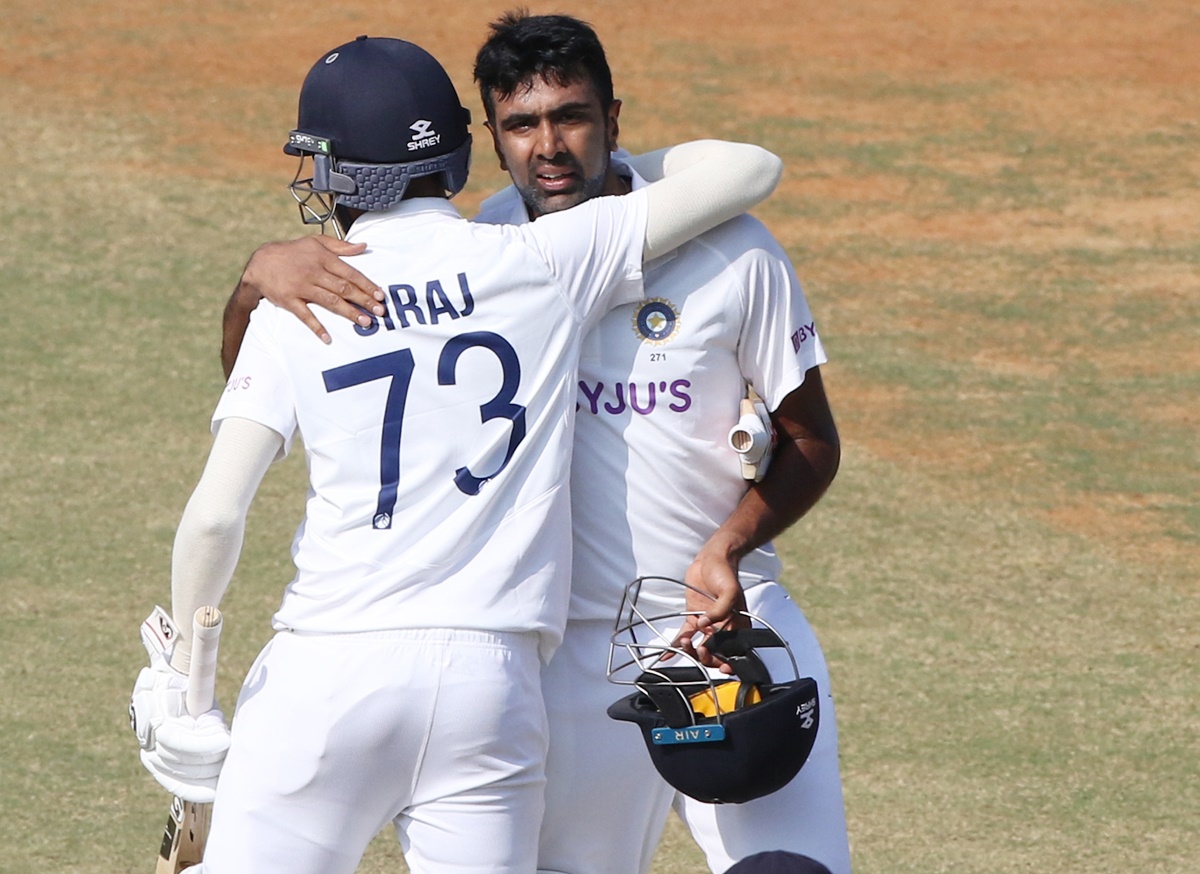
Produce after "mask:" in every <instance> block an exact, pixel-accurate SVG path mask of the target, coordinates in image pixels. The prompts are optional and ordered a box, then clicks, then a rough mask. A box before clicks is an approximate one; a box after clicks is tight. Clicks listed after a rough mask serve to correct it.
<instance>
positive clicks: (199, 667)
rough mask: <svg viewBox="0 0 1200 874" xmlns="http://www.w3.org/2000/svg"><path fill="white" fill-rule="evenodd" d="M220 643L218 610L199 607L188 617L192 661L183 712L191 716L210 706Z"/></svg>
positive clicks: (197, 714)
mask: <svg viewBox="0 0 1200 874" xmlns="http://www.w3.org/2000/svg"><path fill="white" fill-rule="evenodd" d="M220 642H221V611H220V610H219V609H217V608H216V607H201V608H200V609H199V610H197V611H196V615H195V617H193V619H192V662H191V667H190V668H189V670H188V686H187V711H188V714H189V715H191V716H199V715H200V714H202V713H207V712H208V711H209V710H212V708H213V698H214V696H215V694H216V687H217V647H218V645H219V644H220Z"/></svg>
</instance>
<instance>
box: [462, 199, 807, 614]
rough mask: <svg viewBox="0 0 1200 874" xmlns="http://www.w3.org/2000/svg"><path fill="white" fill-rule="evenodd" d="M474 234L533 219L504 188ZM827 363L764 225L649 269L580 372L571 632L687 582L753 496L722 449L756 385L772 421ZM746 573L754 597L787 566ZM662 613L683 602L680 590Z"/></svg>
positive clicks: (766, 552)
mask: <svg viewBox="0 0 1200 874" xmlns="http://www.w3.org/2000/svg"><path fill="white" fill-rule="evenodd" d="M634 184H635V186H636V187H638V188H639V189H640V188H641V186H642V185H643V184H644V183H643V182H641V180H640V179H638V178H637V177H636V176H634ZM544 220H545V219H544V218H542V219H538V221H537V222H535V223H534V226H535V227H536V226H537V225H538V224H540V223H541V222H542V221H544ZM476 221H488V222H522V221H524V222H527V221H528V215H527V213H526V211H525V209H524V206H523V204H522V202H521V199H520V196H519V194H517V193H516V191H515V189H512V188H508V189H505V190H504V191H502V192H501V193H500V194H498V195H496V196H494V197H492V198H489V199H488V200H487V201H486V202H485V203H484V206H483V210H482V211H481V213H480V215H479V216H478V218H477V219H476ZM656 328H657V329H658V331H657V332H656V330H655V329H656ZM825 361H826V357H825V350H824V347H823V346H822V345H821V340H820V337H819V335H818V334H817V331H816V324H815V320H814V319H813V316H812V313H811V311H810V310H809V306H808V302H807V300H806V299H805V297H804V294H803V292H802V290H801V288H800V283H799V280H798V279H797V278H796V274H795V271H794V270H793V268H792V266H791V264H790V263H789V261H788V259H787V257H786V255H785V253H784V252H783V251H782V249H781V248H780V247H779V244H778V243H776V242H775V240H774V239H773V238H772V237H771V235H770V233H768V231H767V230H766V228H764V227H763V226H762V224H761V223H760V222H759V221H757V220H756V219H754V218H752V217H750V216H740V217H738V218H736V219H734V220H732V221H729V222H726V223H725V224H723V225H721V226H720V227H719V228H717V229H715V230H713V231H709V232H708V233H706V234H703V235H702V236H700V237H698V238H697V239H695V240H693V241H691V242H689V243H685V244H684V245H683V246H682V247H680V248H679V249H678V250H677V251H676V252H674V253H672V254H669V255H667V256H665V257H663V258H660V259H658V260H656V261H653V262H650V263H647V265H646V299H645V300H644V301H640V302H638V303H633V304H627V305H624V306H621V307H618V308H616V309H614V310H613V311H612V312H611V313H609V314H608V315H607V316H606V317H605V318H604V319H603V320H602V322H601V323H600V325H599V327H597V328H596V330H594V331H592V332H591V333H590V334H589V335H588V336H587V338H586V339H585V340H584V344H583V354H582V357H581V358H580V362H579V394H578V396H577V401H578V405H579V414H578V419H577V421H576V427H575V456H574V462H573V464H572V469H571V490H572V506H573V510H574V514H575V520H574V536H575V545H574V564H573V571H572V577H571V608H570V617H571V618H572V619H604V620H607V621H610V622H611V621H612V620H613V618H614V617H615V616H616V614H617V608H618V606H619V605H620V599H621V592H622V590H623V588H624V586H625V584H626V583H628V582H629V581H630V580H632V579H634V578H635V577H637V576H642V575H645V574H655V575H664V576H670V575H675V576H677V577H679V578H682V576H683V573H684V571H685V570H686V569H687V567H688V565H689V564H690V563H691V561H692V559H693V558H694V557H695V556H696V553H697V552H698V551H699V550H700V547H701V546H702V545H703V544H704V542H705V541H706V540H707V539H708V537H709V535H710V534H711V533H712V532H713V531H715V530H716V529H717V527H718V526H719V525H720V524H721V523H722V522H724V521H725V519H726V518H728V516H729V515H730V513H732V512H733V509H734V508H735V507H736V506H737V504H738V502H739V501H740V500H741V498H742V495H744V494H745V491H746V482H745V480H744V479H743V478H742V475H741V466H740V463H739V460H738V456H737V453H736V452H734V451H733V449H731V448H730V447H729V444H728V439H727V438H728V435H729V429H730V428H731V427H733V425H734V424H735V423H736V422H737V418H738V403H739V401H740V399H741V398H742V397H743V396H744V395H745V386H746V384H747V383H749V384H750V385H752V386H753V387H754V389H755V391H757V392H758V393H759V394H760V395H761V396H762V397H763V398H764V400H765V401H766V402H767V406H768V407H769V408H770V409H772V410H773V409H775V408H776V407H777V406H778V405H779V404H780V403H781V402H782V401H783V399H784V398H785V397H786V396H787V395H788V394H789V393H790V392H791V391H792V390H794V389H795V388H796V387H797V386H799V385H800V384H801V383H802V382H803V381H804V374H805V373H806V372H807V371H808V370H809V369H811V368H812V367H815V366H818V365H820V364H823V363H825ZM739 570H740V578H741V581H742V584H743V586H747V587H749V586H753V585H756V584H757V583H759V582H761V581H762V580H773V579H777V578H778V577H779V574H780V564H779V560H778V558H777V557H776V555H775V551H774V548H773V547H772V546H770V545H769V544H768V545H766V546H763V547H760V548H759V549H757V550H754V551H753V552H752V553H750V554H749V555H747V556H746V557H745V558H743V559H742V561H741V564H740V568H739ZM646 597H647V598H648V599H649V598H650V597H651V594H650V593H649V592H647V595H646ZM661 600H662V604H663V605H664V607H665V608H668V609H669V608H674V607H675V605H677V604H679V603H682V602H681V600H680V599H679V598H678V593H677V591H674V590H672V591H671V594H670V595H669V596H668V595H664V597H663V598H662V599H661ZM647 603H651V602H650V601H649V600H647Z"/></svg>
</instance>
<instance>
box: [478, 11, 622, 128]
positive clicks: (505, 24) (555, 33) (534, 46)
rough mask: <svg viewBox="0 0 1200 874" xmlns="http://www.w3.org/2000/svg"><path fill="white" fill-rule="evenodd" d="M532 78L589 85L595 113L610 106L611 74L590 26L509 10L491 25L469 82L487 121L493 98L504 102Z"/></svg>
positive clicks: (568, 18)
mask: <svg viewBox="0 0 1200 874" xmlns="http://www.w3.org/2000/svg"><path fill="white" fill-rule="evenodd" d="M535 78H540V79H544V80H545V81H547V82H550V83H552V84H554V85H568V84H570V83H572V82H579V81H584V80H589V81H590V82H591V84H592V87H593V88H595V90H596V94H597V96H598V97H599V98H600V108H601V109H603V110H604V111H605V112H607V111H608V107H609V106H611V105H612V102H613V84H612V72H611V71H610V70H609V68H608V59H607V58H606V57H605V56H604V46H602V45H601V44H600V38H599V37H597V36H596V31H594V30H592V28H591V25H589V24H588V23H587V22H586V21H580V20H579V19H578V18H573V17H571V16H570V15H530V14H529V10H527V9H514V10H510V11H509V12H506V13H504V14H503V15H502V16H500V17H499V18H498V19H496V20H495V21H494V22H492V25H491V36H489V37H488V38H487V41H486V42H485V43H484V44H483V45H482V46H480V48H479V52H478V54H476V55H475V81H476V82H478V83H479V96H480V97H481V98H482V99H483V107H484V110H485V111H486V112H487V116H488V118H489V119H491V118H494V117H495V110H496V105H495V98H496V97H499V98H500V99H501V100H507V99H508V98H509V97H512V96H513V95H514V94H516V93H517V90H518V89H519V88H521V87H523V86H527V85H531V84H532V83H533V81H534V79H535Z"/></svg>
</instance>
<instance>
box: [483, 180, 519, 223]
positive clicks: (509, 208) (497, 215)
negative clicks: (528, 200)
mask: <svg viewBox="0 0 1200 874" xmlns="http://www.w3.org/2000/svg"><path fill="white" fill-rule="evenodd" d="M528 220H529V216H528V214H527V213H526V212H525V204H524V202H523V201H522V200H521V195H520V193H519V192H518V191H517V189H516V188H515V187H514V186H512V185H509V186H508V187H507V188H502V189H501V190H500V191H498V192H496V193H495V194H493V195H492V196H491V197H489V198H487V199H486V200H485V201H484V202H483V203H482V204H480V206H479V213H478V215H476V216H475V218H473V219H472V221H474V222H477V223H479V224H485V225H497V224H524V223H526V222H528Z"/></svg>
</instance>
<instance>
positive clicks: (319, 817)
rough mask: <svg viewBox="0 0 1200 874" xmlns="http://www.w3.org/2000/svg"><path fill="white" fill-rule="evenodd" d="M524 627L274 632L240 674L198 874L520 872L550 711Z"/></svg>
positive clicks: (533, 643)
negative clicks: (377, 869) (391, 860)
mask: <svg viewBox="0 0 1200 874" xmlns="http://www.w3.org/2000/svg"><path fill="white" fill-rule="evenodd" d="M539 665H540V660H539V658H538V655H537V638H536V635H534V634H532V633H526V634H493V633H489V632H480V631H450V630H412V631H391V632H375V633H364V634H340V635H329V634H296V633H290V632H281V633H279V634H277V635H276V636H275V637H274V638H273V639H272V641H271V642H270V643H268V644H267V647H266V648H265V649H264V650H263V652H262V654H261V655H260V656H259V658H258V660H257V661H256V662H255V664H254V666H253V667H252V668H251V670H250V673H249V675H248V676H247V678H246V683H245V685H244V686H243V687H242V694H241V698H240V700H239V701H238V709H237V712H236V714H235V717H234V722H233V745H232V747H231V748H230V751H229V759H228V763H227V765H226V768H225V771H224V773H223V774H222V775H221V781H220V783H219V784H218V787H217V798H216V803H215V805H214V807H213V824H212V833H211V836H210V838H209V842H208V846H207V849H206V851H205V855H204V864H203V865H202V866H200V867H199V868H197V869H195V870H196V871H197V874H200V872H204V874H246V872H250V871H253V872H254V874H351V872H353V871H354V870H355V869H356V868H357V866H358V863H359V859H360V858H361V856H362V853H363V852H364V850H365V849H366V847H367V845H368V844H369V843H370V841H371V839H372V838H374V836H375V835H376V834H377V833H378V832H379V830H380V829H381V828H383V827H384V826H386V825H387V823H388V822H392V823H394V825H395V828H396V830H397V832H398V834H399V837H400V842H401V847H402V848H403V850H404V854H405V860H406V862H407V864H408V868H409V870H410V871H412V872H413V874H426V872H446V871H454V872H461V874H496V872H509V871H511V872H520V871H524V872H530V871H533V869H534V867H535V853H536V846H537V833H538V824H539V823H540V821H541V817H542V809H543V787H544V774H543V765H544V756H545V748H546V721H545V713H544V711H543V709H542V706H541V693H540V689H539V684H538V667H539Z"/></svg>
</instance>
